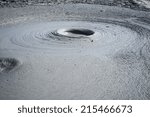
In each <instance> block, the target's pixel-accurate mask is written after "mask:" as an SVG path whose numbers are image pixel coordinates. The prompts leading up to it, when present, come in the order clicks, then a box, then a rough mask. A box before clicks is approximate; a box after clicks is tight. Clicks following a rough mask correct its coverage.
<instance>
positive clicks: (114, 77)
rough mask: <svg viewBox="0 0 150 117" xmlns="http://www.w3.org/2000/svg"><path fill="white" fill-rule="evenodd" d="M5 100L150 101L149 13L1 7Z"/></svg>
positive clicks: (1, 94) (1, 93)
mask: <svg viewBox="0 0 150 117" xmlns="http://www.w3.org/2000/svg"><path fill="white" fill-rule="evenodd" d="M110 1H111V0H110ZM5 71H7V72H5ZM0 99H97V100H101V99H104V100H107V99H117V100H120V99H126V100H130V99H132V100H133V99H134V100H137V99H140V100H149V99H150V13H149V12H146V11H139V10H131V9H126V8H121V7H114V6H111V7H110V6H103V5H94V4H59V5H52V6H42V5H40V6H39V5H37V6H32V5H31V6H26V7H22V8H7V7H5V8H1V9H0Z"/></svg>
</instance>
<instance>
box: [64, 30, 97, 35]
mask: <svg viewBox="0 0 150 117" xmlns="http://www.w3.org/2000/svg"><path fill="white" fill-rule="evenodd" d="M66 32H68V33H72V34H75V35H84V36H90V35H93V34H94V31H92V30H89V29H69V30H66Z"/></svg>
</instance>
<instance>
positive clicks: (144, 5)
mask: <svg viewBox="0 0 150 117" xmlns="http://www.w3.org/2000/svg"><path fill="white" fill-rule="evenodd" d="M149 2H150V0H0V7H23V6H26V5H57V4H68V3H73V4H77V3H84V4H97V5H98V4H99V5H109V6H118V7H125V8H131V9H135V10H149V4H150V3H149Z"/></svg>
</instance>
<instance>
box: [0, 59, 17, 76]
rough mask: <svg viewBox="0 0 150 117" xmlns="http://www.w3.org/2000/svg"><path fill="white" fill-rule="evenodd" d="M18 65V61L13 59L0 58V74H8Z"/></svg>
mask: <svg viewBox="0 0 150 117" xmlns="http://www.w3.org/2000/svg"><path fill="white" fill-rule="evenodd" d="M18 64H19V61H18V60H16V59H14V58H0V73H3V72H9V71H11V70H12V69H14V68H15V67H16V66H18Z"/></svg>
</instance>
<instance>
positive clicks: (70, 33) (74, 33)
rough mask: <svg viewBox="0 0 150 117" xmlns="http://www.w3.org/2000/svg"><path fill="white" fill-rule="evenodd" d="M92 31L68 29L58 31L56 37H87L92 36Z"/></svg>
mask: <svg viewBox="0 0 150 117" xmlns="http://www.w3.org/2000/svg"><path fill="white" fill-rule="evenodd" d="M94 33H95V32H94V31H93V30H90V29H84V28H69V29H58V30H57V31H56V33H55V34H56V35H59V36H65V37H72V38H73V37H75V38H78V37H89V36H92V35H94Z"/></svg>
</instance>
